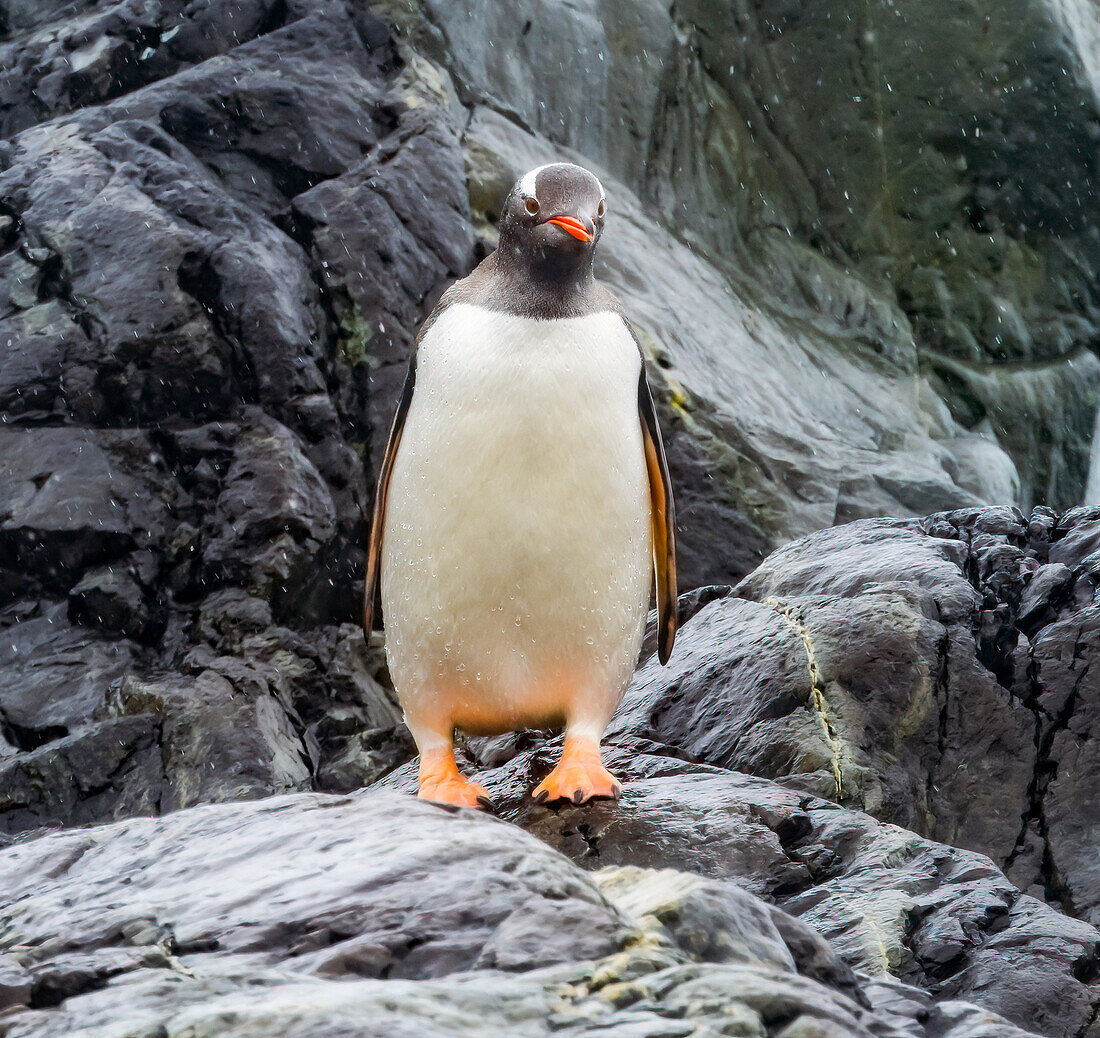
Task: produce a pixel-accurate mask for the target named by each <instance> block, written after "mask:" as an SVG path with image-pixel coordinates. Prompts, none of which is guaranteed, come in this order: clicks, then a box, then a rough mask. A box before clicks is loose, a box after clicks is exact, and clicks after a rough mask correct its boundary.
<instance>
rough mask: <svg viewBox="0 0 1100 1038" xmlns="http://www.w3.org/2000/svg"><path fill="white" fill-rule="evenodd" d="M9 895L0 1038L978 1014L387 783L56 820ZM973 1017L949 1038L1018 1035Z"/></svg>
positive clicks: (479, 1030) (725, 884)
mask: <svg viewBox="0 0 1100 1038" xmlns="http://www.w3.org/2000/svg"><path fill="white" fill-rule="evenodd" d="M0 890H3V894H2V895H0V919H2V920H3V923H2V924H0V1034H3V1035H4V1036H5V1038H31V1036H45V1035H57V1034H69V1035H76V1034H80V1035H86V1036H88V1038H92V1036H96V1038H108V1036H111V1038H116V1036H117V1038H122V1036H136V1035H150V1034H160V1035H173V1036H176V1035H179V1036H182V1035H188V1036H191V1038H196V1036H199V1035H203V1036H205V1035H210V1036H214V1035H219V1036H221V1035H237V1036H241V1038H245V1036H255V1038H260V1036H265V1038H266V1036H272V1035H306V1034H309V1035H338V1034H340V1035H344V1034H347V1035H351V1034H355V1035H364V1034H366V1035H387V1036H389V1035H410V1036H411V1035H419V1034H424V1033H432V1034H438V1033H446V1034H456V1035H480V1034H486V1033H494V1032H498V1031H499V1032H500V1033H505V1034H517V1035H543V1034H549V1033H552V1032H553V1033H558V1032H564V1033H567V1034H597V1033H603V1034H607V1033H614V1034H616V1035H620V1034H621V1035H637V1036H651V1038H658V1036H662V1035H663V1036H668V1035H685V1036H686V1035H689V1034H740V1035H758V1036H761V1038H763V1036H770V1035H781V1034H782V1035H785V1036H786V1038H795V1036H797V1035H834V1034H845V1035H857V1036H870V1035H881V1036H884V1038H886V1036H899V1038H900V1036H905V1035H913V1036H930V1035H933V1034H936V1035H942V1034H945V1033H947V1032H946V1031H945V1030H944V1029H943V1028H942V1027H940V1026H939V1024H936V1029H929V1028H928V1027H926V1024H927V1023H928V1021H933V1020H934V1021H940V1022H941V1023H942V1021H943V1020H951V1019H963V1018H966V1017H967V1016H970V1017H973V1016H974V1015H975V1014H979V1015H981V1011H980V1010H978V1009H977V1008H976V1007H974V1006H963V1007H962V1008H961V1009H958V1008H956V1009H950V1007H949V1008H948V1009H947V1010H943V1011H941V1010H940V1009H937V1008H936V1007H933V1006H932V1005H931V1003H930V1000H929V997H928V995H927V994H926V993H923V992H920V991H918V990H916V989H913V988H908V987H906V986H905V985H902V984H900V983H898V982H896V981H889V982H882V981H871V980H869V979H868V978H866V977H862V976H859V975H857V974H856V973H854V972H853V971H852V970H851V968H850V967H849V966H847V965H846V964H845V963H844V962H843V961H842V959H841V958H840V957H839V956H837V954H836V953H835V952H834V951H833V949H832V948H831V947H830V946H829V945H828V944H827V943H826V942H825V941H824V939H823V938H822V937H821V936H820V935H819V934H818V933H817V932H816V931H815V930H814V929H813V928H812V927H810V926H809V925H807V924H806V923H804V922H802V921H800V920H798V919H796V918H794V917H792V916H790V915H788V914H786V913H785V912H782V911H780V910H779V909H778V908H776V907H775V906H773V905H769V904H767V903H766V902H764V901H762V900H760V899H759V898H757V897H756V896H755V895H753V894H752V893H751V892H749V891H748V890H746V889H744V887H742V886H741V885H739V884H736V883H734V882H730V881H729V880H723V879H718V878H712V879H707V878H705V877H702V876H699V875H695V874H690V873H685V872H682V871H679V870H676V869H665V870H653V869H643V868H637V867H626V868H610V869H604V870H603V871H601V872H600V873H597V874H593V873H590V872H586V871H584V870H582V869H580V868H578V867H577V866H575V865H574V864H572V863H571V862H569V861H568V859H567V858H565V857H564V856H562V855H561V854H559V853H557V852H556V851H554V850H553V849H551V848H550V847H548V846H547V845H546V844H545V843H544V842H542V841H540V840H538V839H535V838H534V837H533V836H531V835H529V834H527V833H524V832H523V831H522V830H520V829H518V828H516V827H515V826H513V825H510V824H508V823H506V822H502V821H500V820H497V819H493V818H489V817H486V816H484V815H479V814H475V813H473V812H469V811H464V810H457V809H447V808H442V807H438V806H436V805H430V804H426V803H422V802H419V801H416V800H414V799H412V798H408V797H403V796H399V795H396V794H393V793H388V792H384V791H371V792H369V793H366V794H363V795H360V796H356V797H329V796H321V795H314V794H293V795H288V796H284V797H276V798H271V799H269V800H266V801H261V802H254V803H240V804H224V805H213V806H204V807H197V808H190V809H187V810H184V811H179V812H177V813H175V814H171V815H167V816H165V817H163V818H159V819H138V820H134V821H128V822H120V823H115V824H113V825H108V826H102V827H99V828H93V829H84V830H76V831H70V832H64V833H55V834H50V835H47V836H44V837H41V838H39V839H36V840H31V841H28V842H26V843H22V844H16V845H14V846H11V847H9V848H7V849H6V850H4V851H2V852H0ZM864 988H866V989H867V990H864ZM960 1014H961V1016H960ZM984 1018H985V1019H986V1020H987V1021H989V1022H991V1023H992V1024H993V1025H995V1026H994V1027H993V1029H987V1030H984V1031H981V1032H979V1031H976V1030H969V1031H966V1032H963V1033H967V1034H972V1035H973V1034H978V1033H983V1034H989V1035H997V1036H1003V1038H1014V1036H1021V1035H1023V1034H1024V1033H1025V1032H1023V1031H1021V1030H1019V1029H1018V1028H1015V1027H1013V1026H1011V1025H1010V1024H1008V1023H1007V1022H1005V1021H1004V1020H1001V1019H999V1018H997V1017H996V1016H995V1015H994V1014H990V1013H988V1011H986V1012H985V1014H984Z"/></svg>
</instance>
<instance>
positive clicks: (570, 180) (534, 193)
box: [500, 162, 607, 278]
mask: <svg viewBox="0 0 1100 1038" xmlns="http://www.w3.org/2000/svg"><path fill="white" fill-rule="evenodd" d="M606 214H607V203H606V201H605V200H604V193H603V186H602V185H601V184H600V182H599V180H597V179H596V177H595V176H593V175H592V174H591V173H589V172H588V170H586V169H583V168H582V167H580V166H575V165H573V163H571V162H553V163H551V164H550V165H547V166H538V167H537V168H536V169H533V170H531V171H530V172H529V173H525V174H524V175H523V176H522V177H520V178H519V180H517V181H516V183H515V185H514V186H513V187H512V190H511V192H510V193H509V195H508V198H507V199H506V200H505V202H504V208H503V210H502V211H501V214H500V248H501V249H502V250H504V251H505V252H506V253H508V254H510V256H511V257H512V258H514V259H518V260H520V261H523V262H524V263H525V265H526V266H528V268H529V269H530V270H531V271H532V272H533V273H536V274H541V275H544V276H550V277H559V278H562V277H564V278H568V277H569V276H570V275H572V276H577V275H584V274H586V273H588V272H589V271H590V270H591V268H592V256H593V253H594V252H595V249H596V242H597V241H599V238H600V234H601V233H602V231H603V225H604V218H605V216H606Z"/></svg>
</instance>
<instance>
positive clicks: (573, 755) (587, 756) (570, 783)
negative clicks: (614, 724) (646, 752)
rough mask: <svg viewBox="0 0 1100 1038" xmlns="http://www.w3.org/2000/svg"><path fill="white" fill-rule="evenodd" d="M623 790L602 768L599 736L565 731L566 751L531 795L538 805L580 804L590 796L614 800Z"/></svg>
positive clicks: (617, 781)
mask: <svg viewBox="0 0 1100 1038" xmlns="http://www.w3.org/2000/svg"><path fill="white" fill-rule="evenodd" d="M600 731H601V732H602V728H601V729H600ZM622 791H623V784H622V783H621V782H620V781H619V780H618V779H617V778H615V776H614V775H612V774H611V772H610V771H608V770H607V768H605V767H604V766H603V760H602V759H601V757H600V740H599V736H594V735H592V734H591V733H590V732H583V731H581V732H576V731H575V732H570V731H569V730H568V729H566V734H565V748H564V749H563V750H562V753H561V760H559V761H558V766H557V767H556V768H554V770H553V771H552V772H550V774H549V775H547V776H546V778H544V779H543V780H542V782H540V783H539V784H538V785H537V786H536V787H535V790H534V792H533V793H532V794H531V796H533V797H534V798H535V800H536V801H537V802H538V803H540V804H542V803H545V802H546V801H549V800H571V801H572V802H573V803H574V804H583V803H584V802H585V801H586V800H591V799H592V798H593V797H610V798H611V799H612V800H617V799H618V797H619V794H620V793H621V792H622Z"/></svg>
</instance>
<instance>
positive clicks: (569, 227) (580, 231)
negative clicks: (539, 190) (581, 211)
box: [546, 216, 592, 241]
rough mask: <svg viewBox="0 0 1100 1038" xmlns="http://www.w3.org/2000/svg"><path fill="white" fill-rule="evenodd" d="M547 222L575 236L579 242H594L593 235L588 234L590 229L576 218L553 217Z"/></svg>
mask: <svg viewBox="0 0 1100 1038" xmlns="http://www.w3.org/2000/svg"><path fill="white" fill-rule="evenodd" d="M546 222H547V223H552V224H556V225H557V226H558V227H560V228H561V229H562V230H563V231H565V232H566V233H568V234H571V235H573V237H574V238H576V239H578V240H579V241H591V240H592V235H591V234H589V233H588V228H587V227H585V226H584V224H583V223H581V222H580V220H578V219H577V218H576V217H575V216H551V217H550V219H549V220H547V221H546Z"/></svg>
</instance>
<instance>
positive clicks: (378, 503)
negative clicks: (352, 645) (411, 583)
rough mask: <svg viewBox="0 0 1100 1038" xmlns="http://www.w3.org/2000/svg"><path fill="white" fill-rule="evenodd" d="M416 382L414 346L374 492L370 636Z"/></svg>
mask: <svg viewBox="0 0 1100 1038" xmlns="http://www.w3.org/2000/svg"><path fill="white" fill-rule="evenodd" d="M415 386H416V351H415V350H413V355H412V359H411V360H410V361H409V373H408V374H407V375H406V376H405V385H404V388H403V389H402V390H401V399H400V400H399V401H398V402H397V410H396V412H395V413H394V416H393V425H391V426H390V436H389V439H388V440H387V441H386V453H385V455H384V456H383V458H382V467H381V468H380V469H379V470H378V486H377V488H376V489H375V492H374V512H373V513H372V515H371V524H370V544H369V546H368V548H367V580H366V593H365V600H364V603H363V634H364V636H365V637H366V638H370V632H371V630H372V628H373V626H374V600H375V599H376V598H377V597H378V584H379V581H380V580H381V577H382V528H383V526H384V525H385V521H386V500H387V498H388V497H389V493H390V477H391V476H392V475H393V463H394V460H395V459H396V457H397V448H398V447H399V446H400V445H401V434H402V433H403V432H404V431H405V419H406V418H407V417H408V414H409V405H410V404H411V403H412V398H413V388H414V387H415Z"/></svg>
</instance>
